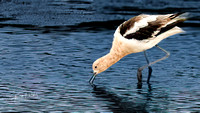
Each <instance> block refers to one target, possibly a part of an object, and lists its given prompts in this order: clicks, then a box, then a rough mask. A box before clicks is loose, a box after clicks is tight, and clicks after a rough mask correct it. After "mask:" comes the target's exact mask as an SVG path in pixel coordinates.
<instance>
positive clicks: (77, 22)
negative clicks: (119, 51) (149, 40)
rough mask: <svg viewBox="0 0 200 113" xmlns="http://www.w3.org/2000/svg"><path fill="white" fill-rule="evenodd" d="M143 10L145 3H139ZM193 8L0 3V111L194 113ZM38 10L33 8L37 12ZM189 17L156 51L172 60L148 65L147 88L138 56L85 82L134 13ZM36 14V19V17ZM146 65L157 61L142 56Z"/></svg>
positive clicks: (198, 74) (84, 0)
mask: <svg viewBox="0 0 200 113" xmlns="http://www.w3.org/2000/svg"><path fill="white" fill-rule="evenodd" d="M146 4H147V5H146ZM199 5H200V3H199V2H197V1H192V0H180V1H178V2H177V4H176V5H174V4H173V2H172V1H171V0H168V1H165V2H163V1H151V2H149V1H146V0H139V1H134V3H132V1H130V0H125V1H124V0H119V1H118V2H113V1H112V0H108V1H103V0H102V1H101V2H97V1H92V0H77V1H73V0H45V1H43V2H39V1H38V0H35V1H30V2H27V1H23V0H18V1H12V0H1V1H0V7H2V8H1V9H0V11H1V13H0V100H1V101H0V111H2V112H5V111H19V112H44V111H53V112H56V111H58V112H59V111H60V112H63V111H66V112H198V111H200V98H199V97H200V91H199V89H200V86H199V84H200V66H199V62H200V49H199V48H200V32H199V29H200V24H199V22H200V21H199V20H200V18H199V17H200V16H199V14H200V13H199V12H200V9H199ZM36 9H38V10H36ZM177 11H188V12H190V13H191V14H192V15H193V17H192V18H191V19H190V20H188V21H187V22H186V23H185V24H183V25H182V28H183V29H184V30H185V31H186V32H185V33H183V34H178V35H174V36H171V37H169V38H167V39H165V40H164V41H162V42H161V43H160V44H159V45H160V46H161V47H163V48H165V49H166V50H168V51H170V52H171V56H170V57H169V58H168V59H166V60H164V61H161V62H159V63H157V64H155V65H153V66H152V68H153V73H152V78H151V84H150V85H148V84H146V78H147V70H144V72H143V77H144V78H143V85H142V87H138V86H137V77H136V73H137V68H138V67H140V66H142V65H144V64H145V63H146V61H145V59H144V56H143V53H137V54H132V55H128V56H126V57H125V58H123V59H122V60H120V61H119V62H118V63H116V64H115V65H114V66H112V67H111V68H109V69H108V70H107V71H105V72H103V73H102V74H100V75H99V76H98V77H97V78H96V80H95V85H96V88H94V89H93V88H92V87H91V86H90V85H89V84H88V80H89V79H90V77H91V76H92V69H91V65H92V63H93V61H94V60H96V59H97V58H99V57H101V56H102V55H105V54H106V53H107V52H109V48H110V47H111V44H112V39H113V33H114V31H115V29H116V27H117V26H118V25H119V24H120V23H121V22H123V21H124V20H126V19H128V18H130V17H132V16H134V15H137V14H140V13H151V14H156V13H172V12H177ZM35 15H37V16H35ZM147 54H148V57H149V59H150V61H154V60H156V59H158V58H160V57H162V56H163V55H164V53H163V52H162V51H160V50H158V49H157V48H152V49H150V50H148V51H147Z"/></svg>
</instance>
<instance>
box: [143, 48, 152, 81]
mask: <svg viewBox="0 0 200 113" xmlns="http://www.w3.org/2000/svg"><path fill="white" fill-rule="evenodd" d="M144 56H145V59H146V61H147V64H149V60H148V58H147V55H146V51H144ZM148 68H149V74H148V79H147V83H149V80H150V78H151V73H152V68H151V66H150V65H149V66H148Z"/></svg>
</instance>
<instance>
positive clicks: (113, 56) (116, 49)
mask: <svg viewBox="0 0 200 113" xmlns="http://www.w3.org/2000/svg"><path fill="white" fill-rule="evenodd" d="M126 55H128V53H127V52H125V51H124V49H123V48H122V47H121V46H120V44H119V43H116V42H115V44H113V46H112V48H111V50H110V52H109V53H108V54H107V55H105V56H103V59H104V60H105V61H104V62H105V65H106V67H110V66H112V65H113V64H115V63H116V62H118V61H119V60H120V59H121V58H123V57H124V56H126Z"/></svg>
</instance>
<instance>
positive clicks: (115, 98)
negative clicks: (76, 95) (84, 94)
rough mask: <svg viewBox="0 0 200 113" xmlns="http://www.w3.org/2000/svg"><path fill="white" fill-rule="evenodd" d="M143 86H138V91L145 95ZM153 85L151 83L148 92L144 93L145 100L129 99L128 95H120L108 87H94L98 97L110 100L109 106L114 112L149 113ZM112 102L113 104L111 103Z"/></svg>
mask: <svg viewBox="0 0 200 113" xmlns="http://www.w3.org/2000/svg"><path fill="white" fill-rule="evenodd" d="M141 88H142V87H139V88H138V91H137V93H138V94H139V95H140V94H141V95H143V93H142V91H141V90H140V89H141ZM151 91H152V89H151V85H150V84H149V89H148V93H147V94H144V95H143V96H144V97H145V102H144V100H143V99H142V100H141V101H137V102H136V101H135V102H134V101H132V100H131V101H129V100H130V99H128V97H124V96H119V95H118V94H116V93H115V92H112V91H108V89H107V88H106V87H98V86H95V87H93V92H92V93H93V94H94V96H95V97H97V98H103V99H104V100H105V101H107V102H108V104H107V107H108V109H110V110H111V111H112V112H114V113H148V111H147V109H146V108H147V103H148V102H147V101H149V100H151ZM110 103H112V104H110Z"/></svg>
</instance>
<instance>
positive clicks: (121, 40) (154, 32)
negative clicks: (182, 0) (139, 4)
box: [89, 13, 188, 85]
mask: <svg viewBox="0 0 200 113" xmlns="http://www.w3.org/2000/svg"><path fill="white" fill-rule="evenodd" d="M187 15H188V13H176V14H166V15H146V14H141V15H139V16H135V17H133V18H131V19H129V20H127V21H125V22H124V23H122V24H121V25H120V26H118V28H117V30H116V31H115V33H114V39H113V43H112V48H111V49H110V52H109V53H108V54H107V55H105V56H103V57H101V58H99V59H97V60H96V61H95V62H94V63H93V66H92V68H93V76H92V77H91V79H90V80H89V83H90V84H91V85H93V81H94V79H95V77H96V75H97V74H99V73H101V72H103V71H105V70H106V69H108V68H109V67H110V66H112V65H113V64H115V63H116V62H118V61H119V60H120V59H121V58H123V57H124V56H126V55H128V54H131V53H138V52H144V56H145V58H146V61H147V63H148V64H147V65H145V66H142V67H140V68H138V72H137V78H138V82H139V83H141V82H142V70H143V69H144V68H146V67H148V68H149V75H148V79H147V83H149V80H150V77H151V73H152V68H151V67H150V65H152V64H154V63H156V62H159V61H161V60H164V59H166V58H167V57H168V56H169V55H170V53H169V52H168V51H166V50H165V49H163V48H161V47H160V46H158V45H157V44H158V43H159V42H160V41H162V40H163V39H165V38H167V37H169V36H171V35H175V34H177V33H181V32H184V31H183V30H182V29H181V28H180V27H178V26H177V24H179V23H182V22H183V21H185V20H186V19H187ZM154 46H156V47H158V48H159V49H161V50H162V51H164V52H165V53H166V56H164V57H162V58H161V59H158V60H156V61H154V62H149V60H148V58H147V56H146V52H145V51H146V50H147V49H150V48H152V47H154Z"/></svg>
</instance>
